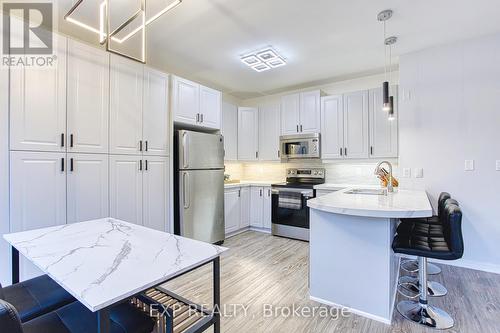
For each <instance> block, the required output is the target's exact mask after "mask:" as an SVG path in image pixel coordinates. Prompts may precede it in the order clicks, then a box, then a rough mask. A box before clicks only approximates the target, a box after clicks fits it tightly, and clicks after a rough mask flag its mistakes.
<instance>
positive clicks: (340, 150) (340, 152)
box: [340, 147, 342, 156]
mask: <svg viewBox="0 0 500 333" xmlns="http://www.w3.org/2000/svg"><path fill="white" fill-rule="evenodd" d="M340 156H342V147H341V148H340Z"/></svg>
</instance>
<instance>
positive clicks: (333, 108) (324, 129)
mask: <svg viewBox="0 0 500 333" xmlns="http://www.w3.org/2000/svg"><path fill="white" fill-rule="evenodd" d="M343 154H344V103H343V97H342V95H337V96H327V97H322V98H321V158H322V159H337V158H342V157H343Z"/></svg>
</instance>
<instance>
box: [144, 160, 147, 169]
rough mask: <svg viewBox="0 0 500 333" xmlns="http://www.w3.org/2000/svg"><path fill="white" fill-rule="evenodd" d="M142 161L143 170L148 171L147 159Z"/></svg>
mask: <svg viewBox="0 0 500 333" xmlns="http://www.w3.org/2000/svg"><path fill="white" fill-rule="evenodd" d="M144 163H145V165H144V170H146V171H148V160H145V161H144Z"/></svg>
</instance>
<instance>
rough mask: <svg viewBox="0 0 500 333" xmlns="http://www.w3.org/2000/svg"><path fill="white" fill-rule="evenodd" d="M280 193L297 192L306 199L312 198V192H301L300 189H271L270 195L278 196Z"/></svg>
mask: <svg viewBox="0 0 500 333" xmlns="http://www.w3.org/2000/svg"><path fill="white" fill-rule="evenodd" d="M280 192H299V193H300V194H302V196H303V197H304V198H306V199H311V198H314V190H301V189H297V188H281V189H277V188H273V189H272V194H277V195H279V194H280Z"/></svg>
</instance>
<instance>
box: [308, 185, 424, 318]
mask: <svg viewBox="0 0 500 333" xmlns="http://www.w3.org/2000/svg"><path fill="white" fill-rule="evenodd" d="M307 205H308V206H309V208H310V291H309V294H310V298H311V299H312V300H315V301H318V302H320V303H323V304H327V305H331V306H336V307H347V308H349V309H350V310H351V312H353V313H356V314H359V315H362V316H365V317H368V318H371V319H374V320H378V321H381V322H384V323H387V324H390V323H391V318H392V312H393V309H394V300H395V293H396V284H397V275H398V267H399V260H398V258H397V257H396V256H395V254H394V253H393V252H392V249H391V243H392V239H393V237H394V234H395V229H396V226H397V223H398V221H399V219H400V218H412V217H430V216H432V207H431V204H430V202H429V199H428V197H427V194H426V192H425V191H410V190H396V191H395V192H393V193H388V192H387V190H386V189H377V188H366V189H356V188H354V189H353V188H347V189H343V190H340V191H337V192H333V193H331V194H327V195H324V196H321V197H319V198H315V199H311V200H309V201H308V203H307Z"/></svg>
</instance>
